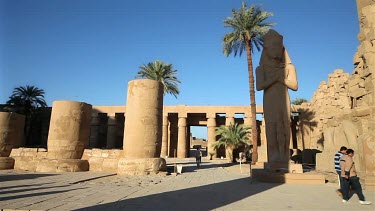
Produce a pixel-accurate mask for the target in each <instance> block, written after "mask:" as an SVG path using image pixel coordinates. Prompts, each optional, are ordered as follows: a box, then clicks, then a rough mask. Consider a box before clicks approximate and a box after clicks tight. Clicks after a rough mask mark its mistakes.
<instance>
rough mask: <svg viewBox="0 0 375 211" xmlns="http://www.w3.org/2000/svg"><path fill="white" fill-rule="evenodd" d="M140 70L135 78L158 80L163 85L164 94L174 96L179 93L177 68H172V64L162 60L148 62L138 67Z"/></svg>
mask: <svg viewBox="0 0 375 211" xmlns="http://www.w3.org/2000/svg"><path fill="white" fill-rule="evenodd" d="M139 68H140V69H141V70H140V71H139V72H138V73H137V76H136V77H137V78H148V79H152V80H156V81H160V82H161V83H162V84H163V87H164V94H166V93H168V94H172V95H173V96H174V97H175V98H177V95H178V94H179V93H180V91H179V90H178V83H181V82H180V81H179V80H178V79H177V77H176V73H177V70H173V66H172V64H166V63H164V62H162V61H158V60H156V61H154V62H149V63H148V64H145V65H143V66H140V67H139Z"/></svg>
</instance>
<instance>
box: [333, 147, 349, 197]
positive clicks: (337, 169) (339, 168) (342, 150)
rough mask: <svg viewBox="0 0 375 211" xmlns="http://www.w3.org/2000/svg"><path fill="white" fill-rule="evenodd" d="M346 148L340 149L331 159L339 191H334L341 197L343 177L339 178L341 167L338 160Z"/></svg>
mask: <svg viewBox="0 0 375 211" xmlns="http://www.w3.org/2000/svg"><path fill="white" fill-rule="evenodd" d="M346 150H347V148H346V147H345V146H342V147H340V151H338V152H337V153H336V154H335V156H334V157H333V162H334V164H335V170H336V172H337V175H338V177H339V186H340V189H338V190H336V193H337V194H338V195H339V196H341V197H342V185H343V184H344V181H343V179H344V178H343V177H341V166H340V159H341V157H342V156H343V155H345V154H346Z"/></svg>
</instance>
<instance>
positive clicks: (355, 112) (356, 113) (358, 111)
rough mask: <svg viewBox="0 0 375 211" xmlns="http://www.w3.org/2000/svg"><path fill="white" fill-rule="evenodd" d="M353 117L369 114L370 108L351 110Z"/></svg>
mask: <svg viewBox="0 0 375 211" xmlns="http://www.w3.org/2000/svg"><path fill="white" fill-rule="evenodd" d="M352 115H353V117H364V116H370V115H371V108H369V107H367V108H356V109H354V110H353V113H352Z"/></svg>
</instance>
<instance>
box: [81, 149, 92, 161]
mask: <svg viewBox="0 0 375 211" xmlns="http://www.w3.org/2000/svg"><path fill="white" fill-rule="evenodd" d="M91 156H92V150H91V149H85V150H84V151H83V155H82V158H81V159H82V160H88V159H89V158H90V157H91Z"/></svg>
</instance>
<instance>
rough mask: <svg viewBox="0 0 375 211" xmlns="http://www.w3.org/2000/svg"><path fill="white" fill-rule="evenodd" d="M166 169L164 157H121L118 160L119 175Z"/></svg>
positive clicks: (148, 172) (145, 173)
mask: <svg viewBox="0 0 375 211" xmlns="http://www.w3.org/2000/svg"><path fill="white" fill-rule="evenodd" d="M166 170H167V164H166V161H165V159H164V158H134V159H132V158H121V159H120V160H119V162H118V169H117V174H119V175H147V174H151V173H154V174H157V173H159V172H161V171H166Z"/></svg>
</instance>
